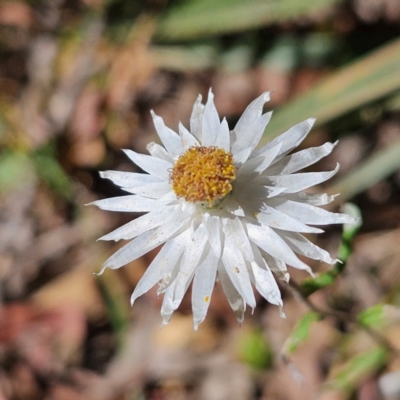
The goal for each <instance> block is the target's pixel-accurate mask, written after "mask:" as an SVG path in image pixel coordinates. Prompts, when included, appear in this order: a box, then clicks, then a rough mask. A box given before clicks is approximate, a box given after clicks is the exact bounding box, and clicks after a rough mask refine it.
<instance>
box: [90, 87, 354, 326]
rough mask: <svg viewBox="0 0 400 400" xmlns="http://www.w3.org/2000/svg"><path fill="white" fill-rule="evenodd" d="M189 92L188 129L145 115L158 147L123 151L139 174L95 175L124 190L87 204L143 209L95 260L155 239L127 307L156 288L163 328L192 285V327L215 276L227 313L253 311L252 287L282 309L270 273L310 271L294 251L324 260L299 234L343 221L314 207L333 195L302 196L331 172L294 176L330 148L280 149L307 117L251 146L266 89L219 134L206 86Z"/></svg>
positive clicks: (264, 120) (145, 246) (263, 118)
mask: <svg viewBox="0 0 400 400" xmlns="http://www.w3.org/2000/svg"><path fill="white" fill-rule="evenodd" d="M201 100H202V99H201V96H199V97H198V99H197V100H196V102H195V104H194V106H193V111H192V115H191V118H190V131H188V130H187V129H186V128H185V127H184V126H183V125H182V124H180V125H179V134H177V133H175V132H174V131H172V130H171V129H169V128H168V127H166V126H165V125H164V122H163V120H162V118H161V117H159V116H157V115H156V114H154V112H152V116H153V121H154V125H155V127H156V130H157V133H158V135H159V137H160V140H161V142H162V144H163V146H161V145H159V144H156V143H150V144H149V145H148V147H147V148H148V151H149V153H150V155H143V154H138V153H135V152H134V151H131V150H125V153H126V155H127V156H128V157H129V158H130V159H131V160H132V161H133V162H134V163H135V164H136V165H138V166H139V167H140V168H141V169H142V170H144V171H146V172H147V173H148V174H141V173H133V172H119V171H105V172H102V173H101V176H102V177H103V178H107V179H110V180H111V181H113V182H114V183H115V184H116V185H118V186H120V187H121V188H122V189H123V190H125V191H127V192H128V193H130V195H127V196H122V197H115V198H109V199H105V200H99V201H95V202H93V203H92V204H95V205H97V206H98V207H100V208H101V209H104V210H109V211H125V212H145V213H147V214H145V215H143V216H140V217H138V218H136V219H134V220H133V221H131V222H129V223H127V224H126V225H124V226H122V227H120V228H118V229H116V230H115V231H113V232H111V233H109V234H107V235H105V236H103V237H102V238H101V239H102V240H115V241H117V240H121V239H124V240H131V241H130V242H129V243H128V244H126V245H125V246H124V247H122V248H121V249H120V250H118V251H117V252H116V253H115V254H113V255H112V256H111V257H110V258H109V259H108V260H107V261H106V262H105V263H104V265H103V267H102V271H101V272H103V271H104V269H105V268H111V269H116V268H119V267H121V266H123V265H125V264H127V263H129V262H131V261H133V260H135V259H136V258H138V257H140V256H142V255H144V254H145V253H147V252H149V251H150V250H153V249H154V248H156V247H158V246H160V245H162V244H164V245H163V247H162V248H161V250H160V252H159V253H158V254H157V256H156V257H155V258H154V260H153V261H152V263H151V264H150V266H149V267H148V269H147V270H146V272H145V273H144V275H143V277H142V278H141V280H140V281H139V283H138V285H137V286H136V288H135V290H134V292H133V294H132V297H131V303H132V304H133V303H134V301H135V300H136V299H137V298H138V297H139V296H141V295H142V294H144V293H145V292H147V291H148V290H149V289H150V288H152V287H153V286H154V285H156V284H158V285H159V287H158V293H159V294H161V293H163V294H164V299H163V304H162V307H161V315H162V317H163V323H164V324H167V323H168V322H169V320H170V318H171V315H172V313H173V312H174V311H175V310H176V309H177V308H178V307H179V305H180V303H181V301H182V298H183V296H184V294H185V292H186V291H187V289H188V286H189V284H190V283H191V282H192V281H193V288H192V308H193V318H194V326H195V329H197V327H198V325H199V324H200V323H201V322H202V321H203V320H204V318H205V317H206V314H207V310H208V306H209V304H210V299H211V295H212V292H213V288H214V285H215V282H216V280H217V279H218V280H219V282H220V283H221V285H222V287H223V289H224V292H225V294H226V296H227V299H228V301H229V304H230V305H231V307H232V309H233V311H234V313H235V315H236V318H237V320H238V321H239V322H241V321H242V320H243V315H244V311H245V308H246V304H248V305H249V306H250V307H252V308H253V309H254V307H255V306H256V301H255V297H254V292H253V288H252V285H253V286H254V287H255V288H256V290H257V291H258V292H259V293H260V294H261V295H262V296H263V297H265V299H267V300H268V301H269V302H270V303H272V304H275V305H277V306H279V307H280V308H281V307H282V299H281V295H280V291H279V289H278V285H277V283H276V281H275V278H274V276H273V273H274V274H275V275H276V276H277V277H279V278H281V279H284V280H288V279H289V274H288V272H287V265H289V266H291V267H294V268H298V269H303V270H306V271H308V272H310V273H311V270H310V268H309V267H308V266H307V265H306V264H305V263H304V262H303V261H301V260H300V259H299V258H298V257H297V254H299V255H302V256H306V257H309V258H312V259H316V260H321V261H324V262H326V263H330V264H332V263H334V262H335V261H336V260H333V259H332V258H331V256H330V255H329V254H328V252H326V251H325V250H323V249H321V248H320V247H318V246H316V245H314V244H313V243H312V242H310V241H309V240H308V239H306V238H305V237H304V236H303V235H302V233H320V232H322V230H321V229H319V228H315V227H313V226H310V225H327V224H337V223H351V222H353V221H354V220H353V218H352V217H350V216H348V215H346V214H336V213H331V212H328V211H326V210H323V209H321V208H319V206H322V205H324V204H327V203H329V202H331V201H332V200H333V199H334V196H328V195H327V194H309V193H307V192H305V190H306V189H308V188H309V187H311V186H314V185H317V184H319V183H321V182H324V181H326V180H327V179H329V178H330V177H332V176H333V175H334V174H335V173H336V172H337V170H338V167H336V168H335V170H333V171H329V172H305V173H304V172H298V171H300V170H302V169H303V168H305V167H307V166H309V165H311V164H314V163H315V162H317V161H318V160H320V159H321V158H322V157H325V156H327V155H328V154H330V153H331V151H332V150H333V148H334V147H335V144H332V143H325V144H324V145H322V146H320V147H314V148H309V149H305V150H302V151H299V152H297V153H293V154H290V153H291V151H292V150H293V149H295V148H296V147H297V146H298V145H299V144H300V143H301V141H302V140H303V139H304V138H305V137H306V136H307V134H308V132H309V131H310V129H311V127H312V125H313V123H314V119H311V118H310V119H308V120H306V121H304V122H301V123H300V124H298V125H295V126H293V127H292V128H290V129H289V130H288V131H286V132H285V133H283V134H282V135H280V136H278V137H277V138H276V139H274V140H272V141H271V142H269V143H267V144H266V145H265V146H263V147H261V148H259V149H257V150H255V148H256V146H257V144H258V142H259V141H260V139H261V136H262V134H263V132H264V129H265V127H266V126H267V124H268V122H269V120H270V118H271V113H266V114H263V113H262V111H263V106H264V103H265V102H267V101H268V100H269V94H268V93H264V94H262V95H261V96H260V97H258V98H257V99H255V100H254V101H253V102H252V103H251V104H250V105H249V106H248V107H247V109H246V110H245V111H244V113H243V115H242V116H241V118H240V119H239V121H238V123H237V124H236V126H235V128H234V129H233V130H232V131H229V128H228V124H227V122H226V120H225V119H223V120H222V122H221V121H220V119H219V116H218V113H217V110H216V108H215V105H214V100H213V94H212V92H211V90H210V92H209V95H208V99H207V102H206V104H205V105H203V104H202V103H201Z"/></svg>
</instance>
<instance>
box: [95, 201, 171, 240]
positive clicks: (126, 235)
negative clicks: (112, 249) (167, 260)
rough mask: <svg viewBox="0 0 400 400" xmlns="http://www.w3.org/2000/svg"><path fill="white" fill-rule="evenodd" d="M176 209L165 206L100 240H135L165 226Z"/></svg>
mask: <svg viewBox="0 0 400 400" xmlns="http://www.w3.org/2000/svg"><path fill="white" fill-rule="evenodd" d="M175 207H176V206H164V207H162V208H160V209H158V210H155V211H152V212H149V213H148V214H145V215H142V216H141V217H138V218H135V219H134V220H132V221H130V222H128V223H127V224H125V225H123V226H121V227H119V228H117V229H115V230H114V231H112V232H110V233H108V234H107V235H104V236H102V237H101V238H100V239H98V240H115V241H118V240H130V239H133V238H134V237H136V236H139V235H141V234H142V233H144V232H146V231H149V230H150V229H153V228H156V227H157V226H160V225H161V224H163V223H164V221H165V219H166V218H168V216H169V215H170V214H171V213H172V212H173V210H174V208H175Z"/></svg>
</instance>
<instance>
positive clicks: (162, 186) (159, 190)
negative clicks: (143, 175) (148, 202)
mask: <svg viewBox="0 0 400 400" xmlns="http://www.w3.org/2000/svg"><path fill="white" fill-rule="evenodd" d="M123 189H124V190H125V191H127V192H129V193H132V194H138V195H140V196H143V197H148V198H150V199H159V198H160V197H162V196H164V195H165V194H167V193H169V192H171V191H172V188H171V184H170V183H169V182H159V183H150V184H148V185H144V186H137V187H127V188H125V187H124V188H123Z"/></svg>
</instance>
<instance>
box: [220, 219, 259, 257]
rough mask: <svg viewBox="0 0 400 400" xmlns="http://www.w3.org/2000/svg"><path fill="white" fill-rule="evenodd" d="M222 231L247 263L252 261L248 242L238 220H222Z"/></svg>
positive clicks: (251, 252)
mask: <svg viewBox="0 0 400 400" xmlns="http://www.w3.org/2000/svg"><path fill="white" fill-rule="evenodd" d="M223 231H224V233H225V235H226V236H229V238H230V239H231V240H232V242H233V243H234V244H235V246H236V247H237V248H238V249H239V250H240V252H241V253H242V255H243V256H244V258H245V259H246V260H247V261H253V260H254V255H253V251H252V249H251V244H250V241H249V239H248V237H247V234H246V232H245V230H244V229H243V225H242V223H241V222H240V219H239V218H237V217H236V218H233V219H230V218H224V219H223Z"/></svg>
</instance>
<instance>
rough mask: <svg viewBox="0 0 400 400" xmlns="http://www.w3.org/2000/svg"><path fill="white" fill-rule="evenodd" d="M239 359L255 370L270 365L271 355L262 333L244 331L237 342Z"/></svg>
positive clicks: (256, 330)
mask: <svg viewBox="0 0 400 400" xmlns="http://www.w3.org/2000/svg"><path fill="white" fill-rule="evenodd" d="M237 345H238V353H239V358H240V359H241V360H242V361H244V362H246V363H247V364H249V365H250V366H252V367H253V368H255V369H265V368H268V367H269V366H270V365H271V363H272V353H271V349H270V347H269V345H268V343H267V342H266V341H265V338H264V336H263V333H262V331H260V330H259V329H253V330H251V331H245V332H244V333H243V334H242V335H241V336H240V338H239V340H238V343H237Z"/></svg>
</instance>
